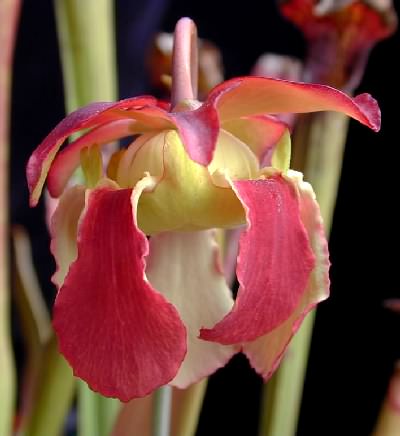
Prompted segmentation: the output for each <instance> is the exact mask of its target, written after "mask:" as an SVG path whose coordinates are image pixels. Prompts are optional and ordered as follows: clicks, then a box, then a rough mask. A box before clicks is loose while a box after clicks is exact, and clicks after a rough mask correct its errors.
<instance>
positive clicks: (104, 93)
mask: <svg viewBox="0 0 400 436" xmlns="http://www.w3.org/2000/svg"><path fill="white" fill-rule="evenodd" d="M55 12H56V19H57V31H58V38H59V43H60V49H61V63H62V69H63V76H64V89H65V101H66V110H67V112H68V113H69V112H71V111H73V110H75V109H77V108H78V107H81V106H84V105H86V104H88V103H90V102H92V101H95V100H98V101H99V100H104V101H113V100H115V99H116V96H117V85H116V83H117V82H116V73H115V65H116V60H115V37H114V2H113V1H111V0H85V1H82V0H56V1H55Z"/></svg>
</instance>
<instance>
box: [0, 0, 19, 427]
mask: <svg viewBox="0 0 400 436" xmlns="http://www.w3.org/2000/svg"><path fill="white" fill-rule="evenodd" d="M19 11H20V1H19V0H2V1H1V2H0V262H1V263H0V374H1V383H0V434H4V435H8V434H11V433H12V426H13V417H14V402H15V389H16V388H15V372H14V357H13V353H12V347H11V332H10V282H9V280H10V279H9V258H8V253H9V247H8V238H9V234H8V226H9V224H8V220H9V217H8V210H9V205H8V175H9V174H8V168H9V162H8V161H9V120H10V118H9V114H10V99H11V72H12V57H13V56H12V54H13V50H14V43H15V35H16V29H17V23H18V17H19Z"/></svg>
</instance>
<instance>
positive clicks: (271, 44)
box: [11, 0, 400, 436]
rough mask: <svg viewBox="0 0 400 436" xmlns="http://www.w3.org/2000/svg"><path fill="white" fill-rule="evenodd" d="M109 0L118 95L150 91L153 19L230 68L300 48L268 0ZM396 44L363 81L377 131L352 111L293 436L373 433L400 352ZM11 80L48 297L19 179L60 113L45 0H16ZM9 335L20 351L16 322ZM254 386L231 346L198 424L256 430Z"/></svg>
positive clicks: (16, 164) (14, 196) (16, 161)
mask: <svg viewBox="0 0 400 436" xmlns="http://www.w3.org/2000/svg"><path fill="white" fill-rule="evenodd" d="M116 3H117V25H118V35H117V36H118V44H119V45H118V49H119V51H118V55H119V68H120V91H121V96H123V97H126V96H129V95H135V94H140V93H146V92H149V90H148V83H147V75H146V71H145V69H144V61H143V60H144V56H145V51H146V48H147V46H148V42H149V40H150V38H151V36H152V34H153V33H154V32H155V31H156V30H158V29H163V30H166V31H172V30H173V26H174V24H175V22H176V21H177V19H178V18H179V17H181V16H183V15H186V16H190V17H191V18H193V19H194V20H195V21H196V24H197V26H198V29H199V35H200V36H201V37H204V38H207V39H210V40H211V41H213V42H214V43H216V44H217V45H218V46H219V47H220V48H221V50H222V54H223V60H224V65H225V73H226V74H225V75H226V78H230V77H233V76H236V75H245V74H247V73H248V72H249V70H250V68H251V67H252V65H253V64H254V62H255V60H256V59H257V57H258V56H259V55H260V54H262V53H264V52H268V51H269V52H276V53H284V54H292V55H295V56H297V57H299V58H302V57H304V55H305V44H304V41H303V39H302V36H301V34H300V33H299V32H298V31H297V30H296V29H294V28H293V27H292V26H291V25H290V24H289V23H288V22H286V21H285V20H284V19H283V18H281V17H280V16H279V14H278V13H277V10H276V6H275V3H274V2H273V1H272V0H264V1H258V2H257V1H250V0H246V1H245V2H240V3H239V2H238V3H237V4H236V3H234V2H228V1H219V2H217V1H216V0H213V1H210V0H202V1H192V2H189V1H184V0H180V1H178V0H175V1H172V0H171V1H170V2H167V1H166V0H164V1H163V0H147V1H146V0H140V1H139V0H137V1H132V0H131V1H129V0H120V1H117V2H116ZM396 6H398V5H396ZM399 53H400V44H399V34H398V33H397V34H396V35H395V36H393V37H392V38H390V39H388V40H386V41H384V42H382V43H380V44H379V45H378V46H377V47H376V48H375V49H374V50H373V52H372V54H371V57H370V61H369V64H368V67H367V71H366V74H365V77H364V80H363V81H362V83H361V85H360V87H359V89H358V92H369V93H371V94H372V95H373V96H374V97H375V98H376V99H377V100H378V101H379V103H380V106H381V109H382V131H381V132H380V133H379V134H375V133H373V132H372V131H370V130H368V129H367V128H365V127H363V126H361V125H359V124H358V123H356V122H354V121H351V124H350V132H349V137H348V144H347V148H346V153H345V159H344V167H343V177H342V180H341V184H340V189H339V196H338V202H337V207H336V212H335V217H334V223H333V230H332V236H331V241H330V251H331V261H332V268H331V280H332V287H331V292H332V295H331V297H330V299H329V300H328V301H327V302H325V303H323V304H321V305H320V307H319V309H318V313H317V323H316V330H315V334H314V338H313V342H312V350H311V361H310V365H309V369H308V373H307V380H306V387H305V395H304V400H303V407H302V414H301V420H300V429H299V432H298V435H300V436H308V435H314V434H315V435H336V434H341V433H342V434H351V435H360V436H364V435H368V434H369V433H370V431H371V429H372V426H373V423H374V422H375V419H376V416H377V413H378V409H379V405H380V403H381V401H382V398H383V395H384V392H385V390H386V386H387V383H388V379H389V377H390V374H391V372H392V369H393V365H394V363H395V361H396V359H399V358H400V347H399V332H400V315H397V314H394V313H391V312H389V311H388V310H387V309H384V308H383V306H382V301H383V300H384V299H386V298H392V297H398V298H400V291H399V286H398V270H399V266H398V259H399V255H398V250H399V246H400V245H399V229H398V223H399V212H398V211H396V210H395V209H398V208H397V206H398V204H397V203H398V199H399V195H398V173H397V165H398V157H399V151H398V149H399V144H398V139H397V134H396V133H397V128H398V124H399V121H398V112H399V111H398V107H397V104H398V102H399V97H400V96H399V83H398V80H399V78H400V71H399V66H398V63H397V62H398V56H399ZM99 74H101V72H99ZM13 81H14V82H13V95H12V130H11V134H12V138H11V139H12V153H11V166H12V173H11V204H12V212H11V220H12V222H13V223H20V224H23V225H24V226H25V227H26V228H27V229H28V230H29V232H30V235H31V238H32V241H33V246H34V258H35V262H36V266H37V269H38V273H39V276H40V280H41V283H42V286H43V289H45V290H46V298H47V301H48V302H49V305H50V304H51V302H52V300H53V298H54V289H53V288H52V287H51V286H50V285H49V278H50V276H51V274H52V272H53V270H54V263H53V260H52V259H51V257H50V256H49V252H48V245H49V239H48V236H47V233H46V227H45V225H44V222H43V218H42V217H43V207H42V206H39V207H37V208H36V209H29V207H28V194H27V188H26V183H25V178H24V168H25V164H26V161H27V159H28V157H29V155H30V153H31V152H32V151H33V149H34V148H35V147H36V146H37V145H38V144H39V143H40V141H41V140H42V139H43V137H44V136H45V135H46V134H47V133H48V132H49V130H50V129H51V128H52V127H54V125H55V124H56V123H57V122H58V121H60V120H61V119H62V117H63V116H64V108H63V92H62V78H61V71H60V65H59V58H58V52H57V40H56V34H55V27H54V17H53V11H52V2H51V1H50V0H24V1H23V9H22V16H21V22H20V30H19V34H18V39H17V46H16V54H15V65H14V76H13ZM15 344H16V348H17V350H19V349H20V348H21V342H20V339H19V338H18V332H17V331H16V333H15ZM261 387H262V383H261V380H260V379H259V377H258V376H257V375H256V374H255V373H254V372H253V371H252V370H251V369H250V368H249V366H248V364H247V361H246V359H245V358H244V357H243V356H236V357H235V358H234V359H233V360H232V361H231V362H230V363H229V364H228V366H227V367H226V368H224V369H222V370H220V371H218V372H217V373H216V374H215V375H214V376H212V377H211V380H210V384H209V389H208V392H207V396H206V402H205V405H204V409H203V413H202V415H201V420H200V426H199V432H198V434H199V435H214V434H221V435H222V434H224V435H225V434H241V435H246V436H247V435H248V436H252V435H256V434H257V433H256V432H257V423H258V414H259V397H260V392H261ZM276 436H279V435H276Z"/></svg>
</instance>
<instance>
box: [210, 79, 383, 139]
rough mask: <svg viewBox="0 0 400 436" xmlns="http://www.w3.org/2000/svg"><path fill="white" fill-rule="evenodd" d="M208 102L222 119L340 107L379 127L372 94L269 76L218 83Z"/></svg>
mask: <svg viewBox="0 0 400 436" xmlns="http://www.w3.org/2000/svg"><path fill="white" fill-rule="evenodd" d="M208 102H209V103H212V104H214V105H215V107H216V108H217V111H218V114H219V117H220V120H221V123H223V122H225V121H228V120H233V119H236V118H241V117H246V116H249V115H257V114H265V113H270V114H279V113H287V112H294V113H305V112H318V111H337V112H343V113H345V114H346V115H348V116H350V117H352V118H354V119H356V120H358V121H360V123H362V124H365V125H366V126H368V127H370V128H371V129H373V130H375V131H378V130H379V128H380V110H379V107H378V104H377V103H376V101H375V100H374V99H373V98H372V97H371V96H370V95H369V94H361V95H359V96H357V97H355V98H350V97H348V96H347V95H346V94H344V93H343V92H341V91H338V90H336V89H334V88H331V87H329V86H324V85H315V84H308V83H297V82H289V81H286V80H279V79H272V78H267V77H241V78H236V79H231V80H228V81H226V82H224V83H222V84H221V85H218V86H216V87H215V88H214V89H213V90H212V91H211V93H210V95H209V97H208Z"/></svg>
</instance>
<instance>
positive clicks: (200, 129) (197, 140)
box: [171, 104, 219, 165]
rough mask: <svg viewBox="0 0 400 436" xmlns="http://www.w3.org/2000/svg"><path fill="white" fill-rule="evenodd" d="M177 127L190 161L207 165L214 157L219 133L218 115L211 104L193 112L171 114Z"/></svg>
mask: <svg viewBox="0 0 400 436" xmlns="http://www.w3.org/2000/svg"><path fill="white" fill-rule="evenodd" d="M171 116H173V118H174V120H175V123H176V125H177V127H178V131H179V133H180V136H181V138H182V142H183V144H184V146H185V149H186V151H187V153H188V155H189V156H190V158H191V159H192V160H194V161H195V162H197V163H199V164H201V165H208V164H209V163H210V162H211V160H212V158H213V155H214V150H215V145H216V142H217V138H218V133H219V119H218V113H217V111H216V110H215V108H214V106H213V105H211V104H203V105H202V106H200V107H199V108H198V109H196V110H194V111H184V112H176V113H174V114H171Z"/></svg>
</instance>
